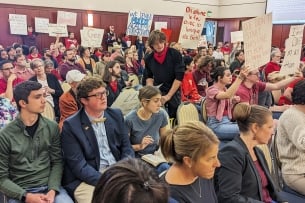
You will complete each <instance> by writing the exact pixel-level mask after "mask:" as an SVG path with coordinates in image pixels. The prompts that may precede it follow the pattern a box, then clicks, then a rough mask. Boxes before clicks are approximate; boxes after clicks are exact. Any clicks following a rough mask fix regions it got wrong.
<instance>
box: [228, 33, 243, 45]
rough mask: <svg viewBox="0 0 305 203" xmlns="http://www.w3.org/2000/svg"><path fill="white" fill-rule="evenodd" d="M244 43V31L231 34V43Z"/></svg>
mask: <svg viewBox="0 0 305 203" xmlns="http://www.w3.org/2000/svg"><path fill="white" fill-rule="evenodd" d="M242 41H244V35H243V31H236V32H231V42H232V43H235V42H242Z"/></svg>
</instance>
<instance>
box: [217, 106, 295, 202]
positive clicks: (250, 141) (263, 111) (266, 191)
mask: <svg viewBox="0 0 305 203" xmlns="http://www.w3.org/2000/svg"><path fill="white" fill-rule="evenodd" d="M233 116H234V118H235V119H236V121H237V123H238V127H239V130H240V136H236V137H235V138H234V140H233V141H231V142H229V143H227V144H226V145H225V146H224V147H223V148H222V149H221V150H220V152H219V155H218V157H219V160H220V162H221V167H220V168H219V169H217V170H216V173H215V177H214V180H215V189H216V193H217V196H218V201H219V202H222V203H227V202H228V203H229V202H270V203H272V202H287V200H288V201H289V202H295V200H296V199H298V198H297V197H295V196H294V195H291V194H289V193H286V192H283V191H280V189H279V188H277V187H276V185H275V184H274V181H273V179H272V177H271V175H270V171H269V168H268V165H267V162H266V159H265V157H264V154H263V152H262V151H261V150H260V149H259V148H257V147H256V146H257V145H258V144H267V143H268V142H269V139H270V138H271V136H272V134H273V119H272V113H271V111H269V110H268V109H267V108H266V107H262V106H258V105H248V104H245V103H240V104H237V105H236V106H235V108H234V112H233Z"/></svg>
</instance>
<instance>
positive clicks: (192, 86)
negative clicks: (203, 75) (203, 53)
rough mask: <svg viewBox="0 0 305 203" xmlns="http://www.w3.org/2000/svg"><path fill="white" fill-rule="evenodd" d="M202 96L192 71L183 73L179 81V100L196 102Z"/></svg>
mask: <svg viewBox="0 0 305 203" xmlns="http://www.w3.org/2000/svg"><path fill="white" fill-rule="evenodd" d="M201 98H202V97H201V96H200V95H199V93H198V90H197V86H196V82H195V80H194V78H193V74H192V72H186V73H184V77H183V80H182V83H181V100H182V101H189V102H192V103H196V102H198V101H200V99H201Z"/></svg>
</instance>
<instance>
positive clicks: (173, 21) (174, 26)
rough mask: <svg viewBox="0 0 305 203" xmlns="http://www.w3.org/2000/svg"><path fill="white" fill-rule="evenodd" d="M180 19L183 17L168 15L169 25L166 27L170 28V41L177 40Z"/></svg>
mask: <svg viewBox="0 0 305 203" xmlns="http://www.w3.org/2000/svg"><path fill="white" fill-rule="evenodd" d="M182 20H183V17H170V26H169V27H168V29H171V30H172V35H171V41H172V42H178V39H179V34H180V29H181V24H182Z"/></svg>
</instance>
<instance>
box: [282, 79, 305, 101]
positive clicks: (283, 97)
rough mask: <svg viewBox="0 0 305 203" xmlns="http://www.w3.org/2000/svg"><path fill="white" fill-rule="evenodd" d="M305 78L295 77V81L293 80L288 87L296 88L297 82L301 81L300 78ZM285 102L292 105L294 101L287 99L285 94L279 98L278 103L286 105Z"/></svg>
mask: <svg viewBox="0 0 305 203" xmlns="http://www.w3.org/2000/svg"><path fill="white" fill-rule="evenodd" d="M303 79H304V78H303V77H301V78H298V79H295V80H294V81H292V82H291V83H290V84H289V85H288V87H287V88H292V89H293V88H294V86H295V85H296V84H297V82H299V81H300V80H303ZM285 104H288V105H291V104H292V102H291V101H290V100H289V99H287V98H286V97H285V96H284V95H282V96H281V97H280V99H279V102H278V105H279V106H282V105H285Z"/></svg>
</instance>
